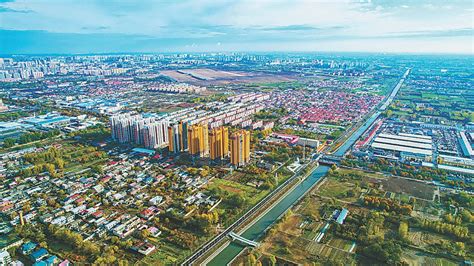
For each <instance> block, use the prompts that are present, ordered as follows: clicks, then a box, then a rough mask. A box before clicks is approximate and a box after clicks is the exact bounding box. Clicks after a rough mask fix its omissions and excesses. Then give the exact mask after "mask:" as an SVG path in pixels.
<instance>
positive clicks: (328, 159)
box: [319, 155, 342, 165]
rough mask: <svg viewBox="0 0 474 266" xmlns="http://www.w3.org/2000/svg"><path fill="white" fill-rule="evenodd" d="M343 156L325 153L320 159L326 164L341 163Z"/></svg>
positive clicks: (320, 161)
mask: <svg viewBox="0 0 474 266" xmlns="http://www.w3.org/2000/svg"><path fill="white" fill-rule="evenodd" d="M341 161H342V157H340V156H335V155H324V156H322V158H321V159H319V163H321V164H325V165H333V164H335V165H339V163H341Z"/></svg>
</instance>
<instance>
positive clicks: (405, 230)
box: [398, 222, 408, 239]
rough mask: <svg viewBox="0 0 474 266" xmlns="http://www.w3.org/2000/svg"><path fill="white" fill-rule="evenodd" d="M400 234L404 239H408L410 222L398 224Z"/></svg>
mask: <svg viewBox="0 0 474 266" xmlns="http://www.w3.org/2000/svg"><path fill="white" fill-rule="evenodd" d="M398 234H399V235H400V237H401V238H402V239H406V238H407V237H408V223H407V222H401V223H400V225H399V226H398Z"/></svg>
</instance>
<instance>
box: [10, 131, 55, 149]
mask: <svg viewBox="0 0 474 266" xmlns="http://www.w3.org/2000/svg"><path fill="white" fill-rule="evenodd" d="M59 134H61V132H60V131H59V130H57V129H54V130H50V131H47V132H39V131H37V132H30V133H25V134H23V135H21V136H20V137H19V138H18V139H13V138H7V139H5V140H4V141H3V147H4V148H11V147H13V146H15V144H17V143H18V144H26V143H30V142H33V141H38V140H42V139H48V138H52V137H55V136H58V135H59Z"/></svg>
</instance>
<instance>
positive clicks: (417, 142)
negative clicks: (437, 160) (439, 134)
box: [371, 133, 433, 161]
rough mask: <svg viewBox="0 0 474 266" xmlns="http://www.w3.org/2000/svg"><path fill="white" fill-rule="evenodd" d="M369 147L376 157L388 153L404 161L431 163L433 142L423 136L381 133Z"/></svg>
mask: <svg viewBox="0 0 474 266" xmlns="http://www.w3.org/2000/svg"><path fill="white" fill-rule="evenodd" d="M371 147H372V149H373V150H374V153H376V154H378V155H385V154H387V153H390V154H393V155H394V156H396V157H399V158H402V159H405V160H415V161H431V159H432V157H433V141H432V139H431V137H429V136H424V135H415V134H405V133H401V134H398V135H395V134H385V133H381V134H379V135H378V136H377V137H376V138H375V139H374V141H373V142H372V145H371Z"/></svg>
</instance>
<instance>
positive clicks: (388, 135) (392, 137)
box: [378, 133, 433, 144]
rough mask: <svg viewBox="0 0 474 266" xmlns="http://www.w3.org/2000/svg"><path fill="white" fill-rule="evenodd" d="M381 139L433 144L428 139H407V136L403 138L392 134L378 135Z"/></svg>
mask: <svg viewBox="0 0 474 266" xmlns="http://www.w3.org/2000/svg"><path fill="white" fill-rule="evenodd" d="M378 136H379V137H381V138H387V139H397V140H405V141H413V142H421V143H429V144H431V143H433V141H432V140H431V138H430V139H426V138H420V137H409V136H403V135H393V134H385V133H381V134H379V135H378ZM416 136H421V135H416Z"/></svg>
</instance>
